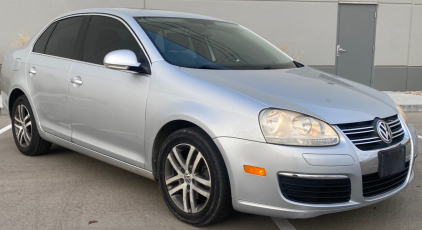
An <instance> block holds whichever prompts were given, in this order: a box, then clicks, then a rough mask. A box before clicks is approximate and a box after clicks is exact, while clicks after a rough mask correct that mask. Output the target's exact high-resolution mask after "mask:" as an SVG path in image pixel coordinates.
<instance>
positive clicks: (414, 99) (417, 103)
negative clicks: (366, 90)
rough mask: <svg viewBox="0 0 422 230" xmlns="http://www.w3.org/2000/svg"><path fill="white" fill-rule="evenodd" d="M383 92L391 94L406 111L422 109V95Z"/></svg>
mask: <svg viewBox="0 0 422 230" xmlns="http://www.w3.org/2000/svg"><path fill="white" fill-rule="evenodd" d="M383 93H385V94H387V95H388V96H390V97H391V99H393V101H394V102H396V103H397V104H398V105H400V107H401V108H402V109H403V110H404V111H405V112H417V111H422V96H418V95H412V94H405V93H400V92H393V91H384V92H383Z"/></svg>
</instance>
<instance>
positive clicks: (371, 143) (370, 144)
mask: <svg viewBox="0 0 422 230" xmlns="http://www.w3.org/2000/svg"><path fill="white" fill-rule="evenodd" d="M378 120H383V121H385V122H386V123H387V124H388V126H389V127H390V129H391V132H392V139H393V140H392V142H391V143H386V142H384V141H383V140H382V139H381V138H380V136H379V134H378V132H377V130H376V125H377V122H378ZM337 126H338V128H339V129H340V130H341V131H342V132H343V133H344V134H345V135H346V136H347V138H348V139H349V140H350V141H351V142H352V143H353V144H354V145H355V146H356V147H357V148H358V149H360V150H362V151H370V150H378V149H383V148H389V147H391V146H394V145H396V144H397V143H399V142H400V141H402V140H403V138H404V137H405V131H404V129H403V127H402V122H401V120H400V118H399V117H398V115H394V116H390V117H386V118H376V119H374V120H372V121H362V122H356V123H347V124H338V125H337Z"/></svg>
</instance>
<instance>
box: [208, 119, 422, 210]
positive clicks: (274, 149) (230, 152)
mask: <svg viewBox="0 0 422 230" xmlns="http://www.w3.org/2000/svg"><path fill="white" fill-rule="evenodd" d="M409 133H410V135H409ZM410 137H411V138H412V140H411V138H410ZM214 141H215V143H216V144H217V146H218V147H219V149H220V151H221V153H222V155H223V158H224V160H225V162H226V166H227V170H228V172H229V177H230V183H231V189H232V198H233V207H234V209H235V210H238V211H241V212H246V213H252V214H258V215H266V216H273V217H282V218H309V217H315V216H319V215H323V214H328V213H334V212H340V211H345V210H351V209H356V208H360V207H363V206H367V205H371V204H374V203H377V202H380V201H382V200H385V199H387V198H389V197H391V196H393V195H395V194H397V193H399V192H400V191H401V190H403V189H404V188H405V187H406V186H407V185H408V184H409V182H410V181H411V180H412V179H413V176H414V174H413V170H412V168H413V167H412V166H413V162H414V158H415V157H416V155H417V153H416V152H417V135H416V131H415V129H414V127H413V126H412V125H409V129H408V130H407V132H406V135H405V138H404V140H403V141H402V142H401V144H404V145H406V148H407V149H408V156H407V159H408V160H411V162H410V167H409V168H410V169H409V170H410V172H411V173H409V174H408V177H407V179H406V181H405V183H404V184H403V185H401V186H400V187H398V188H396V189H394V190H392V191H390V192H387V193H385V194H382V195H379V196H376V197H372V198H365V197H364V196H363V193H362V175H363V174H368V173H373V172H376V171H378V165H373V164H374V162H375V164H377V163H376V162H378V161H377V158H378V155H377V154H374V152H378V150H377V151H360V150H359V149H357V148H356V147H355V146H354V145H353V143H351V142H350V141H349V140H348V139H347V138H345V136H344V135H341V136H340V144H338V145H336V146H331V147H294V146H282V145H273V144H267V143H261V142H253V141H248V140H242V139H236V138H229V137H219V138H215V139H214ZM412 145H413V148H412ZM411 150H413V152H412V151H411ZM303 154H318V155H323V156H325V157H327V159H330V155H337V156H338V155H348V156H350V157H351V158H353V161H354V163H353V164H351V165H350V164H349V165H345V164H340V165H343V166H334V165H331V166H312V165H310V164H309V163H308V162H307V161H306V160H305V158H304V157H303ZM374 158H376V159H374ZM244 165H251V166H256V167H260V168H265V170H266V173H267V175H266V176H265V177H262V176H257V175H253V174H247V173H245V172H244V169H243V166H244ZM279 173H293V174H307V175H344V176H347V177H349V178H350V182H351V199H350V201H349V202H345V203H336V204H307V203H299V202H294V201H291V200H287V199H286V198H285V197H284V196H283V195H282V192H281V190H280V187H279V181H278V174H279Z"/></svg>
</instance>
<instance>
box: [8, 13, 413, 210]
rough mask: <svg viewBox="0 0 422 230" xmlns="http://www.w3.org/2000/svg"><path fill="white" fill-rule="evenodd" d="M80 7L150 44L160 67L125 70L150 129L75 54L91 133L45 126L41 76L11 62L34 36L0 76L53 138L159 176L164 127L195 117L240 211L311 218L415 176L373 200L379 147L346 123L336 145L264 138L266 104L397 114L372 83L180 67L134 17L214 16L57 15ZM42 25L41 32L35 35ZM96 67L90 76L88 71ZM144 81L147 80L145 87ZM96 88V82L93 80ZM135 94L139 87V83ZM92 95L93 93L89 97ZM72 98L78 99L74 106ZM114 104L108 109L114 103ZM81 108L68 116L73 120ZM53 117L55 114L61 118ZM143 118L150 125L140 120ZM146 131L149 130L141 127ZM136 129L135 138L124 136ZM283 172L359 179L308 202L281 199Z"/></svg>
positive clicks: (335, 117) (332, 119)
mask: <svg viewBox="0 0 422 230" xmlns="http://www.w3.org/2000/svg"><path fill="white" fill-rule="evenodd" d="M79 14H102V15H110V16H112V17H118V18H119V19H120V20H123V21H124V22H125V23H126V24H127V26H128V27H130V28H131V29H132V31H133V33H134V34H136V37H138V38H139V40H140V41H141V42H142V47H143V48H144V49H145V50H146V52H147V54H148V57H149V61H150V62H151V68H152V75H151V76H144V75H136V76H135V75H133V76H131V77H127V79H126V80H127V81H126V83H125V84H126V85H128V83H129V82H130V81H128V79H129V78H130V79H132V80H133V82H135V84H136V85H137V86H136V87H140V88H139V91H142V90H141V88H142V89H143V90H145V91H143V92H137V93H138V94H137V96H136V98H133V99H130V100H131V102H132V103H137V105H136V106H135V107H136V109H135V111H136V112H138V111H139V114H138V119H139V123H138V124H136V125H138V126H137V127H138V129H142V128H143V127H144V129H145V130H135V129H132V127H131V128H129V129H126V128H127V125H128V124H129V122H127V123H126V121H121V120H120V119H127V120H130V121H133V120H134V119H135V118H136V113H135V112H133V111H130V112H129V109H130V108H128V107H127V106H128V105H127V104H126V105H124V104H122V102H121V98H126V97H127V96H128V95H126V93H127V91H126V90H123V88H119V87H117V88H118V89H113V91H112V92H111V91H109V92H108V93H109V95H110V98H108V99H109V101H106V99H107V98H106V94H105V95H89V92H90V90H89V89H83V87H85V86H86V85H87V84H88V83H87V82H86V80H85V79H87V80H88V81H91V80H92V81H93V79H95V78H96V76H90V75H94V74H93V73H92V72H91V71H93V69H94V67H97V68H104V67H99V66H90V67H87V66H86V65H88V64H86V63H82V62H76V61H72V63H73V64H72V65H76V66H79V67H78V68H77V69H75V70H74V72H73V73H74V74H73V75H72V74H70V75H69V78H68V84H69V86H68V87H69V90H70V95H71V96H70V99H69V103H70V104H71V106H73V107H74V108H75V109H76V111H75V112H74V113H73V116H77V117H80V119H81V120H82V121H84V123H82V122H78V124H76V123H75V126H76V127H78V128H79V130H85V132H84V134H83V135H85V136H82V134H79V135H80V136H79V137H78V138H75V140H77V139H78V141H79V142H78V141H74V142H71V141H69V140H68V139H66V135H64V133H63V134H62V133H60V135H63V136H60V135H58V134H57V133H56V134H54V132H55V131H56V132H57V130H49V131H47V130H44V129H43V127H44V124H40V123H41V122H40V115H39V114H41V112H40V111H39V108H38V107H37V106H36V103H34V99H33V98H32V96H31V95H33V94H31V87H34V84H36V83H34V82H33V81H32V80H28V79H27V78H29V76H28V75H27V74H26V73H27V72H28V70H29V69H28V67H27V65H23V64H21V65H20V67H19V70H18V71H13V69H12V67H13V62H14V60H15V59H17V58H20V59H21V60H23V62H25V63H26V62H27V58H28V55H29V54H30V53H31V52H30V51H31V49H32V45H33V43H34V41H35V40H36V39H32V40H31V41H29V42H28V43H27V44H26V45H25V46H23V47H22V48H20V49H17V50H13V51H9V52H7V53H6V55H5V59H4V62H3V67H2V72H1V75H0V81H1V82H0V83H1V84H0V86H1V91H2V95H3V102H2V103H3V104H4V106H5V108H6V109H8V106H9V104H8V103H9V101H8V99H9V96H10V94H11V93H12V91H13V90H16V89H20V90H22V91H23V92H24V93H25V95H27V97H28V99H29V101H30V103H31V107H32V108H33V109H34V113H35V116H36V118H37V121H38V123H37V127H38V129H39V130H40V135H41V136H42V137H43V138H44V139H46V140H49V141H52V142H54V143H56V144H59V145H62V146H64V147H67V148H70V149H72V150H75V151H78V152H81V153H84V154H86V155H89V156H92V157H94V158H97V159H99V160H102V161H105V162H108V163H110V164H113V165H116V166H118V167H122V168H125V169H127V170H129V171H132V172H135V173H137V174H140V175H142V176H145V177H148V178H150V179H153V175H152V168H153V167H152V149H153V144H154V140H155V137H156V135H157V133H158V132H159V130H160V129H161V128H162V127H163V126H164V125H165V124H167V123H168V122H171V121H175V120H185V121H189V122H192V123H194V124H196V125H197V126H199V127H201V128H202V129H203V130H204V131H205V132H207V133H208V134H209V135H210V137H212V138H213V139H214V141H215V143H216V145H217V146H218V148H219V150H220V152H221V154H222V156H223V158H224V160H225V163H226V166H227V169H228V172H229V177H230V182H231V187H232V196H233V205H234V207H235V209H237V210H239V211H244V212H250V213H256V214H262V215H270V216H280V217H291V218H305V217H311V216H317V215H321V214H325V213H331V212H337V211H341V210H348V209H353V208H358V207H361V206H365V205H369V204H372V203H374V202H379V201H381V200H383V199H386V198H388V197H390V196H392V195H394V194H396V193H397V192H399V191H400V190H402V188H404V187H405V186H406V185H407V183H408V182H409V181H410V180H411V178H412V177H413V173H412V174H409V178H408V180H407V181H406V183H405V184H404V185H403V186H402V187H400V188H398V189H396V190H394V191H393V192H390V193H388V194H385V195H383V196H380V197H377V198H374V199H372V200H366V199H364V198H363V197H362V194H361V191H362V187H361V186H362V185H361V175H362V173H364V174H366V173H371V172H375V171H376V170H377V161H376V160H377V156H376V152H377V151H365V152H363V151H359V150H358V149H357V148H356V147H355V146H354V145H353V144H352V143H351V142H350V141H349V140H348V139H347V138H345V135H344V134H342V132H341V131H340V130H338V132H339V133H340V134H341V136H340V144H338V145H336V146H332V147H324V148H309V147H307V148H305V147H291V146H290V147H289V146H281V145H272V144H267V143H265V139H264V137H263V136H262V133H261V130H260V127H259V124H258V114H259V112H260V111H261V110H262V109H265V108H268V107H276V108H284V109H290V110H294V111H298V112H302V113H305V114H308V115H311V116H314V117H316V118H319V119H322V120H324V121H326V122H328V123H330V124H332V125H335V124H339V123H348V122H356V121H364V120H372V119H374V118H375V117H387V116H391V115H394V114H397V109H396V107H395V105H394V103H393V102H392V101H391V99H389V98H388V96H386V95H384V94H382V93H380V92H378V91H376V90H374V89H371V88H368V87H365V86H362V85H360V84H357V83H354V82H351V81H348V80H345V79H342V78H339V77H337V76H333V75H329V74H326V73H323V72H320V71H317V70H314V69H312V68H309V67H305V68H301V69H291V70H262V71H222V70H196V69H186V68H179V67H176V66H173V65H170V64H168V63H167V62H165V61H164V60H163V58H162V57H161V55H160V54H159V52H158V51H157V50H156V49H155V46H154V45H153V44H152V42H151V41H150V40H149V38H148V37H147V35H146V34H145V33H144V32H143V30H142V29H141V28H140V27H139V25H138V24H137V23H136V21H135V20H134V19H133V17H134V16H161V17H187V18H204V19H213V18H209V17H205V16H199V15H192V14H184V13H176V12H167V11H149V10H124V9H91V10H81V11H75V12H71V13H68V14H65V15H63V16H60V17H58V18H57V19H55V20H58V19H60V18H63V17H68V16H69V15H79ZM213 20H218V19H213ZM47 26H48V25H47ZM47 26H46V28H47ZM41 33H42V31H41V32H40V33H39V34H38V35H37V36H35V38H37V37H38V36H39V35H40V34H41ZM105 70H106V69H104V71H105ZM107 70H108V71H107V76H106V78H108V79H109V80H110V81H111V82H113V83H114V84H122V82H121V80H122V79H119V78H117V77H115V76H116V75H120V74H122V75H125V76H128V75H127V74H128V73H127V72H118V71H116V70H109V69H107ZM78 73H80V74H78ZM109 74H110V75H109ZM129 74H130V73H129ZM71 75H72V76H71ZM80 75H84V76H80ZM88 75H89V77H85V76H88ZM77 76H79V77H81V79H82V80H83V81H84V80H85V82H84V84H83V85H82V86H81V87H80V88H73V86H72V84H71V83H70V79H71V77H77ZM34 77H35V76H34ZM91 78H92V79H91ZM34 80H35V79H34ZM269 82H270V83H269ZM141 83H142V84H144V85H142V86H141ZM29 84H31V86H29ZM98 84H100V85H99V86H105V87H108V88H111V83H110V84H109V83H104V82H101V83H99V82H98ZM148 84H149V85H148ZM128 86H129V85H128ZM88 87H94V86H93V85H91V84H88ZM88 87H86V88H88ZM33 90H36V89H33ZM78 90H79V91H80V92H81V94H80V95H79V94H78V93H77V92H78ZM91 90H92V88H91ZM131 92H132V93H134V94H136V92H135V90H132V91H131ZM49 93H52V92H49ZM91 93H92V92H91ZM60 95H61V94H60V93H55V94H54V95H52V96H53V97H58V96H60ZM72 95H73V96H72ZM111 95H112V96H111ZM61 96H63V95H61ZM100 96H103V98H100ZM86 97H88V98H89V99H86ZM84 98H85V99H86V100H85V101H84ZM119 99H120V100H119ZM49 100H52V99H49ZM90 100H91V101H90ZM94 100H95V103H98V101H97V100H100V101H102V102H103V103H105V104H102V105H95V103H92V102H93V101H94ZM72 101H73V102H74V104H73V105H72ZM107 103H109V104H107ZM88 105H91V107H88ZM107 105H109V107H110V108H107ZM87 109H93V110H96V111H91V112H90V113H88V114H86V112H82V111H84V110H85V111H86V110H87ZM119 110H125V111H126V112H129V114H128V113H126V114H123V113H120V112H119ZM101 111H102V112H104V113H107V114H106V115H105V118H104V122H117V123H118V126H113V124H108V123H104V124H101V123H100V122H95V121H94V123H92V122H90V121H93V118H92V117H90V116H91V115H92V114H96V115H98V113H99V112H101ZM142 111H145V113H144V114H145V117H143V113H142ZM50 114H54V113H50ZM50 114H48V115H50ZM73 116H72V115H70V119H71V120H72V118H73ZM114 116H115V117H114ZM112 118H115V119H114V120H113V119H112ZM52 120H53V121H54V120H56V121H57V117H56V118H54V119H52ZM143 122H144V126H143V125H142V123H143ZM87 123H88V124H87ZM100 125H102V126H100ZM125 127H126V128H125ZM334 127H335V126H334ZM142 131H144V134H143V135H142ZM77 135H78V134H77V132H75V137H76V136H77ZM416 136H417V135H416V132H415V130H414V128H413V126H411V125H410V126H409V130H407V131H406V138H405V139H404V140H403V143H405V144H407V145H410V147H411V148H409V150H410V151H408V156H407V157H408V158H409V159H411V162H412V163H413V159H414V156H416V154H417V153H416V152H415V151H414V149H415V147H417V140H416V139H415V138H416ZM128 137H129V139H125V138H128ZM94 138H100V140H97V141H96V140H94ZM101 138H104V139H101ZM113 138H117V139H115V140H116V142H111V143H106V142H107V140H112V139H113ZM136 138H139V139H138V141H139V142H140V143H138V144H135V142H134V140H136ZM143 138H144V140H143ZM123 139H125V140H126V141H128V142H129V143H131V144H130V146H129V148H126V149H124V147H122V146H121V144H122V143H121V142H120V143H119V141H118V140H123ZM112 141H113V140H112ZM75 142H77V143H75ZM132 144H133V145H132ZM119 145H120V146H119ZM142 146H144V147H142ZM119 150H122V151H120V154H115V153H116V152H119ZM303 153H310V154H315V153H318V154H324V155H326V156H327V157H330V154H333V155H336V154H347V155H349V156H350V157H352V158H353V160H354V162H355V164H353V165H348V166H330V167H325V166H311V165H309V164H308V163H307V162H306V160H305V159H304V158H303V155H302V154H303ZM247 163H248V164H251V165H256V166H260V167H264V168H266V170H267V172H268V176H267V177H258V176H254V175H250V174H245V173H244V172H243V169H242V168H241V167H243V165H244V164H247ZM279 172H293V173H305V174H330V175H332V174H340V175H346V176H349V177H350V179H351V181H352V187H353V192H352V200H351V202H348V203H343V204H335V205H309V204H300V203H295V202H291V201H288V200H286V199H284V198H283V196H282V194H281V192H280V190H279V189H278V182H277V179H276V175H277V173H279ZM246 185H249V186H246ZM245 186H246V187H245Z"/></svg>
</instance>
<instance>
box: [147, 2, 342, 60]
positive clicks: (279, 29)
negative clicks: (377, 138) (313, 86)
mask: <svg viewBox="0 0 422 230" xmlns="http://www.w3.org/2000/svg"><path fill="white" fill-rule="evenodd" d="M146 7H147V8H149V9H164V10H173V11H183V12H189V13H197V14H203V15H207V16H211V17H217V18H221V19H224V20H228V21H233V22H236V23H239V24H241V25H243V26H245V27H247V28H249V29H251V30H252V31H254V32H256V33H257V34H259V35H260V36H262V37H264V38H265V39H267V40H268V41H270V42H271V43H273V44H274V45H276V46H277V47H282V46H286V45H287V46H288V51H287V53H288V54H290V55H293V54H294V53H297V54H299V53H301V52H303V55H302V57H301V58H300V61H301V62H303V63H306V64H308V65H322V66H327V65H330V66H333V65H334V64H335V47H336V36H337V35H336V33H337V12H338V4H337V2H323V3H321V2H304V1H290V2H289V1H201V0H193V1H192V0H190V1H184V0H146Z"/></svg>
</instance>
